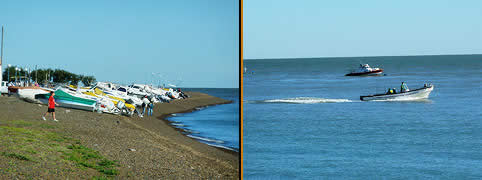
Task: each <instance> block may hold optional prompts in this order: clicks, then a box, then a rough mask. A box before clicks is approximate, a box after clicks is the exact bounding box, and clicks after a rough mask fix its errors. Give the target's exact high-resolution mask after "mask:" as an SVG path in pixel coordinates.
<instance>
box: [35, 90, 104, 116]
mask: <svg viewBox="0 0 482 180" xmlns="http://www.w3.org/2000/svg"><path fill="white" fill-rule="evenodd" d="M49 97H50V93H46V94H37V95H35V99H37V100H39V101H40V102H42V103H43V104H48V101H49ZM54 98H55V102H56V103H57V104H59V105H60V107H66V108H73V109H81V110H87V111H94V110H95V109H96V101H95V100H92V99H87V98H82V97H78V96H74V95H73V94H70V93H67V92H65V90H62V89H57V90H56V91H55V96H54Z"/></svg>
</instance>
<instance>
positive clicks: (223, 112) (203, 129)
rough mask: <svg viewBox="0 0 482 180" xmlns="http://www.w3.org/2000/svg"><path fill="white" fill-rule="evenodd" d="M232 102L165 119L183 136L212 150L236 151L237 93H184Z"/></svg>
mask: <svg viewBox="0 0 482 180" xmlns="http://www.w3.org/2000/svg"><path fill="white" fill-rule="evenodd" d="M184 91H196V92H202V93H206V94H209V95H212V96H216V97H220V98H223V99H226V100H231V101H233V103H230V104H221V105H215V106H209V107H205V108H202V109H201V108H200V109H198V110H197V111H194V112H190V113H181V114H179V113H178V114H175V115H174V116H172V117H170V118H168V120H169V121H171V122H172V125H174V126H176V127H177V128H181V129H184V130H185V131H186V135H187V136H189V137H191V138H194V139H196V140H198V141H200V142H203V143H206V144H209V145H211V146H216V147H221V148H225V149H229V150H234V151H239V89H229V88H197V89H184Z"/></svg>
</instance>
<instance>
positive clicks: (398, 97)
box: [360, 85, 434, 101]
mask: <svg viewBox="0 0 482 180" xmlns="http://www.w3.org/2000/svg"><path fill="white" fill-rule="evenodd" d="M433 88H434V87H433V85H432V86H430V87H427V88H421V89H417V90H413V91H408V92H404V93H398V94H384V95H372V96H360V100H362V101H376V100H394V101H412V100H418V99H427V98H428V97H429V95H430V93H431V92H432V91H433Z"/></svg>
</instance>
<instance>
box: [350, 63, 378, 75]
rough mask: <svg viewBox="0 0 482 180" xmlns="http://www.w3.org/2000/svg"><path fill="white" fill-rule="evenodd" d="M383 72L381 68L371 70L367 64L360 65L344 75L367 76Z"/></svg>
mask: <svg viewBox="0 0 482 180" xmlns="http://www.w3.org/2000/svg"><path fill="white" fill-rule="evenodd" d="M382 72H383V69H381V68H371V67H370V66H369V65H368V64H360V67H359V68H358V69H357V70H355V71H352V72H351V73H348V74H345V76H369V75H379V74H381V73H382Z"/></svg>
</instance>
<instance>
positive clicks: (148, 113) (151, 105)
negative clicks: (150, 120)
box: [147, 98, 154, 116]
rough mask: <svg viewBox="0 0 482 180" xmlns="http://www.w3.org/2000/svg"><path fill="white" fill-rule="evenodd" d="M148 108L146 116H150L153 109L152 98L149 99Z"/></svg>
mask: <svg viewBox="0 0 482 180" xmlns="http://www.w3.org/2000/svg"><path fill="white" fill-rule="evenodd" d="M148 106H149V107H148V110H147V115H148V116H152V112H153V110H152V109H154V98H151V101H150V102H149V105H148Z"/></svg>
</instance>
